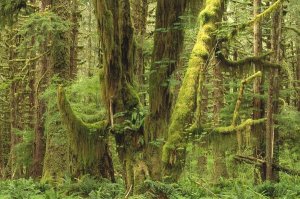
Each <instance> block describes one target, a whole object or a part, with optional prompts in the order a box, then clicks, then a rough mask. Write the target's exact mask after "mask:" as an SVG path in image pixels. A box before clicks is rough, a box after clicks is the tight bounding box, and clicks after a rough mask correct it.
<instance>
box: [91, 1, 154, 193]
mask: <svg viewBox="0 0 300 199" xmlns="http://www.w3.org/2000/svg"><path fill="white" fill-rule="evenodd" d="M94 6H95V14H96V19H97V23H98V30H99V33H100V39H101V43H102V44H103V54H104V60H103V61H104V79H103V82H102V83H103V84H104V88H103V98H104V100H105V104H106V108H107V110H108V112H109V114H108V120H109V125H110V126H111V128H112V131H113V133H114V135H115V140H116V144H117V151H118V155H119V158H120V160H121V163H122V165H123V178H124V181H125V184H126V188H127V192H128V194H130V193H132V192H136V191H138V186H139V185H140V184H142V182H143V181H144V179H145V178H147V176H148V175H149V174H148V168H147V166H146V164H145V163H144V161H143V158H142V155H141V153H142V152H143V150H142V149H143V139H144V138H143V129H142V128H134V127H133V126H132V125H133V124H134V123H135V122H137V121H134V119H133V118H132V114H133V113H134V114H138V112H139V107H140V102H139V97H138V94H137V92H136V90H135V86H134V83H133V79H134V78H133V74H134V52H135V49H136V46H135V44H134V40H133V33H134V30H133V27H132V24H131V15H130V2H129V0H94ZM117 115H118V116H117ZM126 120H127V121H131V122H130V123H129V124H128V123H126ZM125 127H127V128H125Z"/></svg>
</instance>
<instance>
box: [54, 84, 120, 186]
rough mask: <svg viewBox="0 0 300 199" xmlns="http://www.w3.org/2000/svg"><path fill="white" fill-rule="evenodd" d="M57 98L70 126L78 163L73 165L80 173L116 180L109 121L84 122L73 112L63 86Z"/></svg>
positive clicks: (61, 111)
mask: <svg viewBox="0 0 300 199" xmlns="http://www.w3.org/2000/svg"><path fill="white" fill-rule="evenodd" d="M57 99H58V107H59V111H60V113H61V116H62V119H63V122H64V124H65V126H67V128H68V132H69V138H70V139H69V140H70V148H71V152H72V155H73V156H75V159H76V161H75V164H76V165H73V167H74V168H75V170H78V171H77V172H79V173H80V174H86V173H90V174H92V175H96V176H101V177H104V178H108V179H110V180H112V181H115V179H114V170H113V165H112V164H111V163H112V161H111V157H110V152H109V150H108V128H107V127H108V121H107V120H104V121H99V122H97V123H93V124H88V123H85V122H83V121H82V120H81V119H80V118H78V117H77V116H76V114H75V113H74V112H73V110H72V108H71V105H70V103H69V101H68V99H67V97H66V94H65V91H64V89H63V87H61V86H60V87H59V88H58V91H57ZM77 172H76V173H77Z"/></svg>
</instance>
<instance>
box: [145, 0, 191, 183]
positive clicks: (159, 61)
mask: <svg viewBox="0 0 300 199" xmlns="http://www.w3.org/2000/svg"><path fill="white" fill-rule="evenodd" d="M185 7H186V1H185V0H175V1H173V0H172V1H170V0H159V1H157V10H156V25H155V29H156V32H155V35H154V46H155V48H154V50H153V58H152V65H151V69H150V71H151V72H150V77H149V106H150V116H149V117H148V118H147V122H146V125H145V131H146V132H145V135H146V143H147V149H146V150H147V152H146V153H147V156H148V164H149V167H150V168H151V170H150V175H151V177H152V178H153V179H155V180H160V179H161V177H162V162H161V150H162V143H163V140H164V139H165V138H166V137H167V128H168V123H169V119H170V113H171V109H172V99H173V95H172V91H171V87H172V85H171V84H172V81H171V78H172V74H173V72H174V71H175V70H176V68H177V67H178V64H179V61H180V55H181V51H182V48H183V38H184V31H183V27H182V22H181V20H180V16H182V15H183V13H184V10H185ZM173 78H174V77H173ZM155 143H156V144H155ZM154 165H155V166H154Z"/></svg>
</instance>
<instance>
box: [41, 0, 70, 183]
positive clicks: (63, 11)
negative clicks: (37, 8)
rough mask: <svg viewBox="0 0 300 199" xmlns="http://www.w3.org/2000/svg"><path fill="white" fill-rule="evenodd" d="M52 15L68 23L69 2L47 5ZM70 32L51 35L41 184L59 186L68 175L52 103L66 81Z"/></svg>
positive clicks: (63, 135)
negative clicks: (56, 184)
mask: <svg viewBox="0 0 300 199" xmlns="http://www.w3.org/2000/svg"><path fill="white" fill-rule="evenodd" d="M51 6H52V7H53V10H54V12H55V13H56V14H57V15H58V16H59V17H60V18H61V19H62V20H65V21H67V20H70V13H69V11H68V10H67V8H69V7H70V1H69V0H68V1H63V0H57V1H55V2H54V4H51ZM69 38H70V32H57V33H55V34H53V35H51V40H52V46H51V47H52V52H51V65H50V68H51V69H50V71H49V72H50V79H51V78H52V77H53V76H56V77H57V79H55V80H54V79H53V81H52V82H50V84H51V86H53V87H52V88H51V87H50V88H48V89H50V90H48V91H49V96H48V98H47V99H46V100H47V107H46V117H45V135H46V151H45V158H44V165H43V177H42V181H44V182H47V181H49V182H61V180H62V179H63V177H64V176H65V175H68V174H70V167H69V164H70V159H69V156H70V151H69V137H68V133H67V130H66V128H65V126H64V125H63V124H62V120H61V118H60V116H59V110H58V106H57V100H56V97H55V96H56V89H55V86H57V85H58V84H63V83H64V82H66V81H67V80H68V79H69V78H70V46H71V44H70V40H69Z"/></svg>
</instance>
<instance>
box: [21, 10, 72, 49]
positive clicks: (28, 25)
mask: <svg viewBox="0 0 300 199" xmlns="http://www.w3.org/2000/svg"><path fill="white" fill-rule="evenodd" d="M69 29H70V23H68V21H65V20H63V19H62V18H61V17H59V16H58V15H56V14H55V13H53V12H51V11H44V12H36V13H33V14H31V15H29V16H28V17H27V18H25V20H23V21H22V22H20V27H19V29H18V33H17V34H18V35H19V36H21V37H22V38H23V39H22V41H21V44H20V45H19V47H18V48H19V49H26V47H27V46H29V45H30V46H31V45H32V37H34V38H35V39H34V44H33V49H32V50H35V51H38V50H39V48H40V46H41V45H42V44H45V42H47V43H49V42H50V41H51V40H49V38H51V37H52V38H53V39H54V40H55V42H54V43H52V44H51V46H52V47H53V48H54V47H55V46H56V45H58V44H57V43H59V44H60V45H65V42H64V40H63V39H60V35H61V34H62V33H65V32H67V31H68V30H69ZM49 44H50V43H49Z"/></svg>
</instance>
